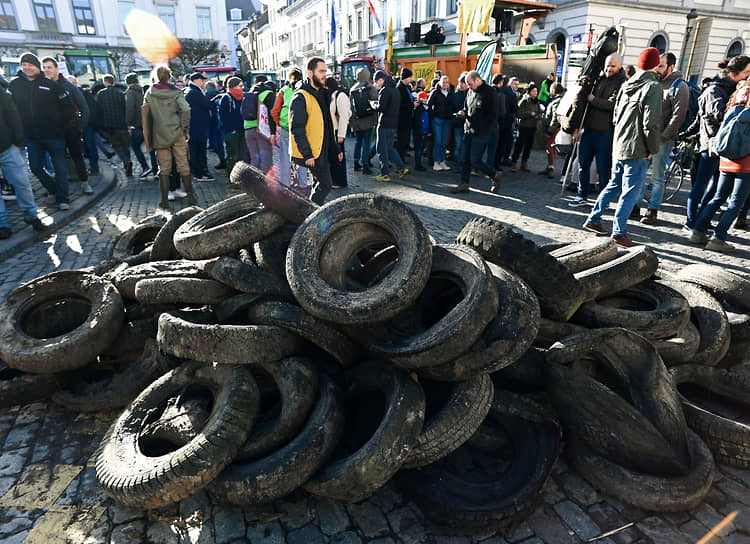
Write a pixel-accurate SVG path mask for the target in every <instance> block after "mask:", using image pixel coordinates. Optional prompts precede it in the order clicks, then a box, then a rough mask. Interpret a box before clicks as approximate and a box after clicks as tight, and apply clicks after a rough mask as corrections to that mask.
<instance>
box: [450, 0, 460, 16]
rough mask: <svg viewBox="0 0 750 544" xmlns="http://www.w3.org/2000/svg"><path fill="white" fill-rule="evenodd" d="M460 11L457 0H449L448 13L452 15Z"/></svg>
mask: <svg viewBox="0 0 750 544" xmlns="http://www.w3.org/2000/svg"><path fill="white" fill-rule="evenodd" d="M457 11H458V2H456V0H448V13H447V14H448V15H452V14H454V13H456V12H457Z"/></svg>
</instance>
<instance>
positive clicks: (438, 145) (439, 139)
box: [432, 119, 453, 162]
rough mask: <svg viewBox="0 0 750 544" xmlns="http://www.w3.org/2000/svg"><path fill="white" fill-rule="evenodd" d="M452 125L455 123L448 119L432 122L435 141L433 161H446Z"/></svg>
mask: <svg viewBox="0 0 750 544" xmlns="http://www.w3.org/2000/svg"><path fill="white" fill-rule="evenodd" d="M452 124H453V121H450V120H448V119H433V120H432V136H433V138H434V139H435V145H434V148H433V152H432V160H434V161H435V162H443V161H444V160H445V147H446V146H447V145H448V131H450V129H451V125H452Z"/></svg>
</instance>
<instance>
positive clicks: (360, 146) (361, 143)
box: [354, 128, 372, 165]
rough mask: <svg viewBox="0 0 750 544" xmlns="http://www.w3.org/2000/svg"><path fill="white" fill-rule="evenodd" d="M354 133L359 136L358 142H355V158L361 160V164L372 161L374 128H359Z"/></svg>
mask: <svg viewBox="0 0 750 544" xmlns="http://www.w3.org/2000/svg"><path fill="white" fill-rule="evenodd" d="M354 134H355V135H356V137H357V143H355V144H354V160H355V161H357V162H359V164H363V165H364V164H367V163H368V162H370V140H371V139H372V129H371V128H368V129H365V130H358V131H357V132H355V133H354Z"/></svg>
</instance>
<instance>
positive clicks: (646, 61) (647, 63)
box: [638, 47, 661, 70]
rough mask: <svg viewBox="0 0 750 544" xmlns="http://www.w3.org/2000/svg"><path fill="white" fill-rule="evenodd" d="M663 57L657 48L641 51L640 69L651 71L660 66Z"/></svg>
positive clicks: (639, 56) (639, 58) (639, 57)
mask: <svg viewBox="0 0 750 544" xmlns="http://www.w3.org/2000/svg"><path fill="white" fill-rule="evenodd" d="M660 57H661V55H660V54H659V50H658V49H657V48H656V47H649V48H648V49H644V50H643V51H641V54H640V55H638V68H639V69H640V70H651V69H653V68H656V67H657V66H659V59H660Z"/></svg>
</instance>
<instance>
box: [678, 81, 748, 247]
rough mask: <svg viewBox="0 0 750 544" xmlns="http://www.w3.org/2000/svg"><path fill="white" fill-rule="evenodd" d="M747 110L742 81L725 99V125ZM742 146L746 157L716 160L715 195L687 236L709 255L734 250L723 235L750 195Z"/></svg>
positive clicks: (745, 91) (725, 235)
mask: <svg viewBox="0 0 750 544" xmlns="http://www.w3.org/2000/svg"><path fill="white" fill-rule="evenodd" d="M749 108H750V81H743V82H741V83H739V84H738V85H737V90H736V91H735V93H734V94H733V95H732V96H731V98H730V99H729V103H728V107H727V119H726V120H725V122H726V121H728V120H729V118H731V117H733V116H734V115H733V114H739V113H740V112H741V111H750V109H749ZM722 128H724V127H722ZM745 142H746V144H747V145H748V153H747V155H745V156H744V157H740V158H735V159H728V158H725V157H720V158H719V171H720V172H721V174H720V176H719V183H718V186H717V189H716V194H715V195H714V197H713V198H712V199H711V201H710V202H709V203H708V204H706V205H705V206H704V207H703V209H702V210H701V211H700V214H699V215H698V218H697V219H696V220H695V228H694V229H693V232H692V234H691V235H690V241H691V242H693V243H697V244H706V246H705V247H706V249H708V250H711V251H719V252H722V253H730V252H732V251H734V249H735V248H734V246H733V245H732V244H729V243H727V241H726V240H727V232H728V231H729V227H730V225H731V224H732V221H734V220H735V219H736V218H737V217H738V216H739V215H740V213H741V210H742V209H745V210H746V208H745V207H744V205H745V202H746V201H747V200H748V195H750V141H747V140H746V141H745ZM735 143H736V142H735ZM743 152H744V151H743ZM730 195H731V196H730ZM727 197H729V203H728V206H727V209H726V211H724V213H723V214H721V219H719V224H718V225H717V226H716V228H715V229H714V234H713V236H712V237H711V239H709V238H708V228H709V227H710V226H711V219H713V216H714V215H715V214H716V212H717V211H718V210H719V208H720V207H721V205H722V204H723V203H724V202H725V201H726V200H727ZM745 213H747V211H745Z"/></svg>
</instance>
